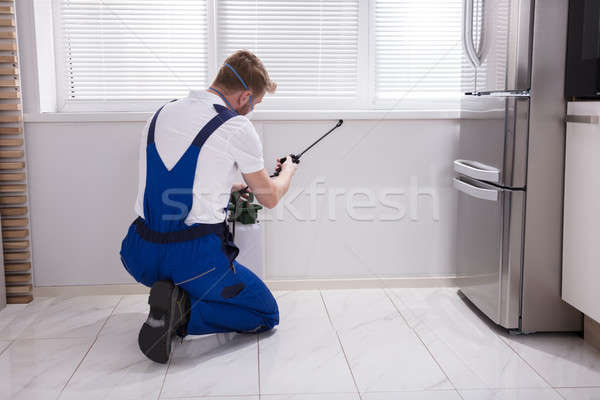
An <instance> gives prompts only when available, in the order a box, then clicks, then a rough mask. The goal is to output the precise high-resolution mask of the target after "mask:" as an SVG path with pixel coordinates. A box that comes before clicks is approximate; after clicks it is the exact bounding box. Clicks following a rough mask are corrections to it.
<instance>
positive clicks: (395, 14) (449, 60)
mask: <svg viewBox="0 0 600 400" xmlns="http://www.w3.org/2000/svg"><path fill="white" fill-rule="evenodd" d="M462 6H463V0H375V18H374V21H375V49H374V51H375V96H376V98H378V99H406V100H407V101H409V100H410V99H427V100H432V99H453V98H456V97H457V96H459V95H460V92H461V54H462V41H461V32H462Z"/></svg>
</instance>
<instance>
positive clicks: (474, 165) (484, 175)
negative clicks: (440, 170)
mask: <svg viewBox="0 0 600 400" xmlns="http://www.w3.org/2000/svg"><path fill="white" fill-rule="evenodd" d="M454 171H456V172H458V173H459V174H463V175H466V176H468V177H469V178H473V179H477V180H481V181H486V182H492V183H498V182H500V170H499V169H498V168H495V167H491V166H489V165H485V164H482V163H480V162H477V161H470V160H454Z"/></svg>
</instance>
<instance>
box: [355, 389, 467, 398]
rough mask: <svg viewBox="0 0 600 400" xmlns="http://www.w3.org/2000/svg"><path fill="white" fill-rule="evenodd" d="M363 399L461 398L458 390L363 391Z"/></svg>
mask: <svg viewBox="0 0 600 400" xmlns="http://www.w3.org/2000/svg"><path fill="white" fill-rule="evenodd" d="M362 400H461V398H460V396H459V394H458V392H457V391H456V390H426V391H410V392H372V393H363V394H362Z"/></svg>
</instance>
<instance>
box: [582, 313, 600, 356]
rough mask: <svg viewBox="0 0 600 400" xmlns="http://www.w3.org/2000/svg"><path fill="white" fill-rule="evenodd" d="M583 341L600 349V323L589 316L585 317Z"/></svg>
mask: <svg viewBox="0 0 600 400" xmlns="http://www.w3.org/2000/svg"><path fill="white" fill-rule="evenodd" d="M583 339H584V340H585V341H586V342H588V343H589V344H591V345H592V346H594V347H595V348H597V349H600V323H598V322H596V321H594V320H593V319H591V318H590V317H588V316H587V315H584V317H583Z"/></svg>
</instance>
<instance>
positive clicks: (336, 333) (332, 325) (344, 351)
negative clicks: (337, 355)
mask: <svg viewBox="0 0 600 400" xmlns="http://www.w3.org/2000/svg"><path fill="white" fill-rule="evenodd" d="M319 296H321V301H322V302H323V307H325V312H326V313H327V318H328V319H329V324H330V325H331V327H332V328H333V331H334V332H335V336H336V337H337V339H338V343H339V344H340V348H341V349H342V354H344V359H345V360H346V365H347V366H348V370H349V371H350V376H351V377H352V382H354V387H355V388H356V393H357V394H358V398H359V399H360V400H363V397H362V393H361V392H360V389H359V388H358V383H357V382H356V378H355V377H354V371H352V367H351V366H350V361H349V360H348V355H347V354H346V350H344V345H343V344H342V339H341V338H340V334H339V333H338V331H337V329H336V327H335V325H334V323H333V320H332V319H331V315H330V314H329V309H328V308H327V304H326V303H325V298H324V297H323V291H322V290H319Z"/></svg>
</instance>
